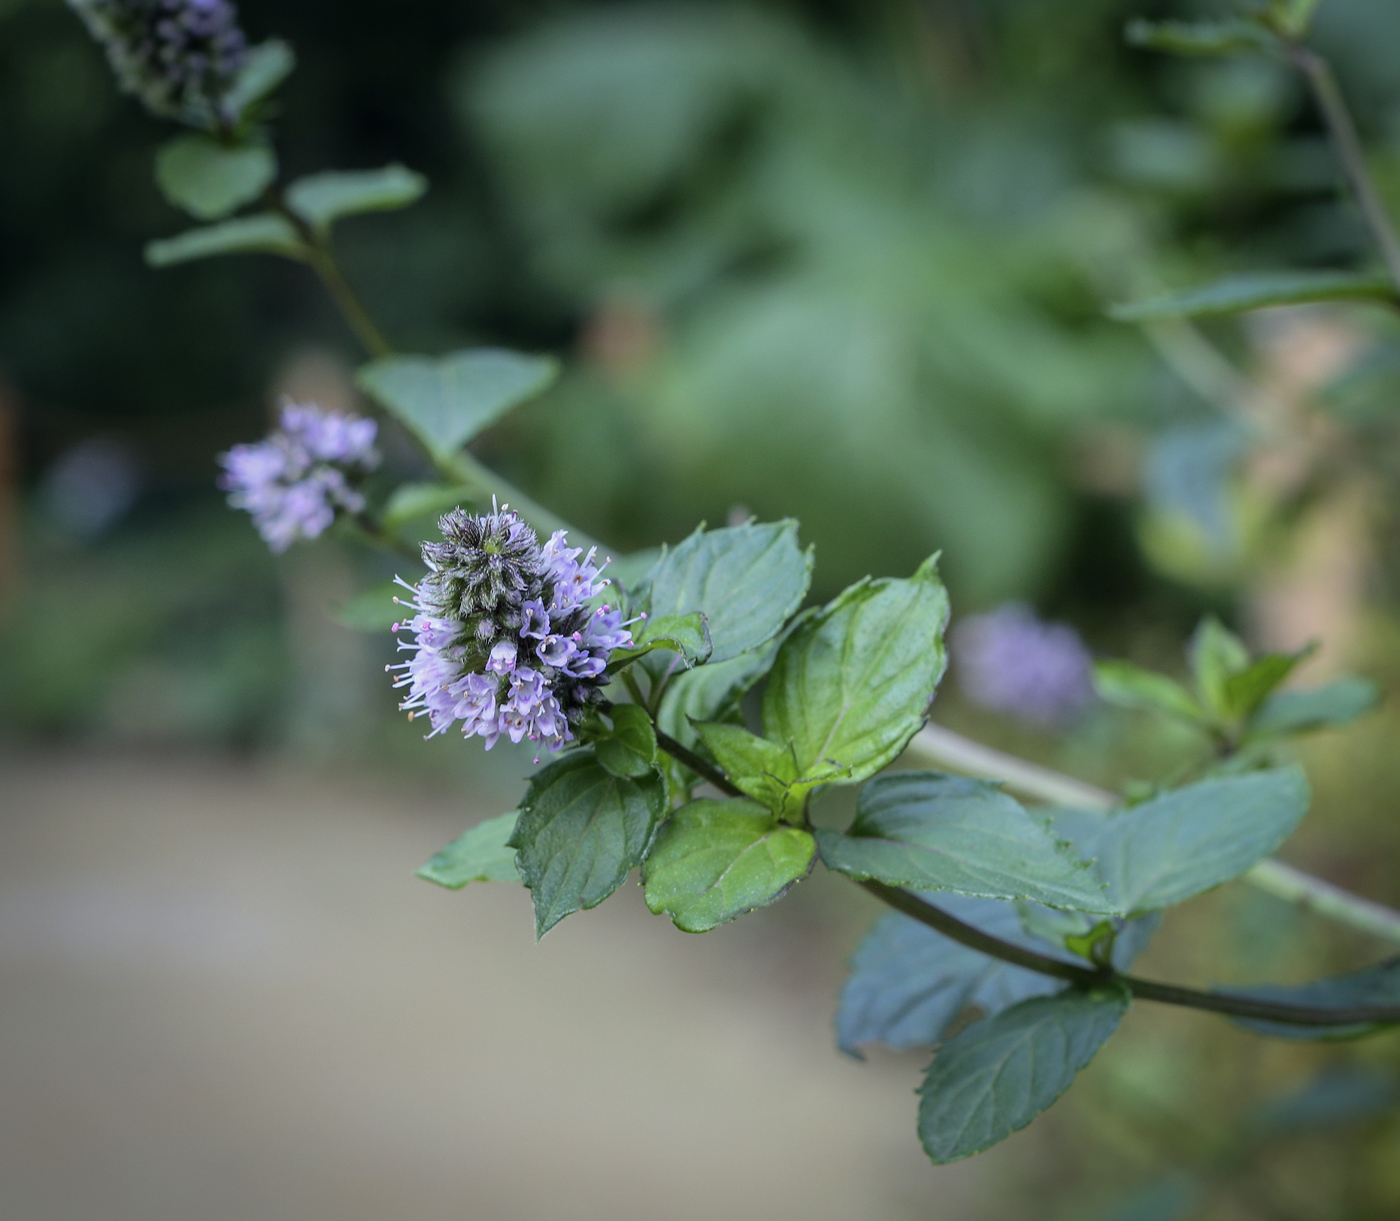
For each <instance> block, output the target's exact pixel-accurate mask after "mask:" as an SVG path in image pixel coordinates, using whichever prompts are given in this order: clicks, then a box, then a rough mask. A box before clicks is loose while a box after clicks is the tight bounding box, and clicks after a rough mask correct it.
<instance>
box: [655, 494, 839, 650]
mask: <svg viewBox="0 0 1400 1221" xmlns="http://www.w3.org/2000/svg"><path fill="white" fill-rule="evenodd" d="M811 577H812V553H811V552H810V551H803V550H801V549H800V548H799V547H798V545H797V523H796V522H795V521H791V520H787V521H779V522H768V523H763V524H759V523H756V522H750V523H749V524H747V525H744V526H729V527H726V528H725V529H723V530H706V529H704V528H703V527H702V528H701V529H699V530H697V531H696V532H695V533H694V534H692V535H691V536H690V537H689V538H687V539H686V540H685V541H684V542H682V543H679V544H678V545H677V546H676V547H674V548H670V549H668V550H666V551H665V552H664V553H663V554H662V556H661V559H660V560H659V561H658V562H657V565H656V567H655V568H654V569H653V570H652V573H651V577H650V582H649V584H650V602H649V606H648V609H649V611H650V613H651V614H652V615H655V616H671V615H685V614H689V613H691V612H692V611H701V612H703V613H704V616H705V621H706V623H708V625H709V629H710V641H711V643H712V645H713V646H714V650H713V652H712V653H711V654H710V661H711V662H722V661H729V660H730V659H731V658H734V657H738V656H739V654H741V653H744V652H746V651H748V650H749V649H754V648H757V647H758V646H760V645H762V644H766V643H767V642H768V641H769V640H771V639H772V638H773V637H774V636H776V635H777V634H778V632H779V631H780V630H781V628H782V626H783V624H784V623H785V622H786V621H787V619H788V616H789V615H791V614H792V613H793V612H794V611H795V610H796V609H797V608H798V606H799V605H801V603H802V599H803V598H804V597H805V596H806V593H807V585H808V582H809V581H810V580H811Z"/></svg>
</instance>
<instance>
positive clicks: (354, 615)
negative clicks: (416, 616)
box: [332, 581, 413, 632]
mask: <svg viewBox="0 0 1400 1221" xmlns="http://www.w3.org/2000/svg"><path fill="white" fill-rule="evenodd" d="M405 592H407V591H405V590H404V588H403V586H401V585H395V584H394V582H392V581H380V582H379V584H377V585H372V586H371V587H370V588H369V589H365V590H361V592H359V593H357V594H356V595H355V596H354V597H353V598H350V599H349V600H348V601H346V602H343V603H341V605H340V606H338V607H336V609H335V611H334V612H332V613H333V616H334V618H335V621H336V622H337V623H339V624H340V625H341V626H342V627H348V628H354V629H355V630H356V631H357V632H387V631H388V630H389V629H390V628H391V627H393V626H394V624H396V623H397V622H398V621H399V620H400V619H411V618H412V617H413V611H412V610H410V609H408V608H406V607H404V606H403V605H402V604H400V603H397V602H395V601H394V599H395V598H396V597H397V596H398V595H399V594H402V593H405Z"/></svg>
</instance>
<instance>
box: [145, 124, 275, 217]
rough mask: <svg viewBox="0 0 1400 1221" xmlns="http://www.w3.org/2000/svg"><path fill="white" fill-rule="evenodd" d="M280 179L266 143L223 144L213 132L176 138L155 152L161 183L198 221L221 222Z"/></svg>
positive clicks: (167, 192)
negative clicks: (214, 136) (206, 134)
mask: <svg viewBox="0 0 1400 1221" xmlns="http://www.w3.org/2000/svg"><path fill="white" fill-rule="evenodd" d="M276 177H277V157H276V154H274V153H273V151H272V149H271V148H270V147H269V146H268V145H266V144H223V143H220V142H219V141H218V140H212V139H210V138H209V137H208V136H196V135H188V136H176V137H175V139H173V140H169V141H167V142H166V143H165V144H162V145H161V146H160V150H159V151H158V152H157V153H156V184H157V185H158V186H159V187H160V189H161V194H163V195H164V196H165V198H166V199H168V200H169V201H170V202H171V203H172V204H174V205H175V206H176V207H177V208H183V209H184V210H185V211H186V212H188V213H189V214H190V215H191V216H193V217H194V218H195V219H196V220H219V219H220V218H221V217H224V216H227V215H228V214H229V213H230V212H233V211H236V210H237V209H238V208H241V207H242V206H243V205H244V204H246V203H251V202H252V201H253V200H255V199H257V197H258V196H259V195H261V194H262V193H263V192H264V191H265V190H267V187H268V184H269V183H271V182H272V180H273V179H274V178H276Z"/></svg>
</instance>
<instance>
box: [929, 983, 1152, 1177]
mask: <svg viewBox="0 0 1400 1221" xmlns="http://www.w3.org/2000/svg"><path fill="white" fill-rule="evenodd" d="M1128 1004H1129V997H1128V992H1127V990H1126V989H1125V988H1122V987H1111V988H1104V989H1101V990H1098V991H1095V992H1082V991H1080V990H1078V989H1076V988H1070V989H1067V990H1065V991H1064V992H1057V993H1056V994H1055V995H1054V996H1037V997H1033V998H1032V999H1030V1000H1025V1001H1022V1002H1021V1003H1020V1004H1017V1005H1012V1006H1011V1008H1010V1009H1003V1010H1002V1011H1001V1012H1000V1013H998V1014H996V1015H995V1016H994V1017H989V1018H984V1019H983V1020H982V1021H980V1022H974V1023H973V1024H972V1025H971V1026H969V1027H967V1028H966V1029H965V1030H963V1031H962V1032H961V1033H960V1034H956V1035H954V1036H953V1037H952V1038H951V1039H949V1040H948V1041H947V1042H946V1043H944V1044H943V1046H942V1047H940V1048H939V1050H938V1055H937V1056H935V1057H934V1061H933V1064H932V1066H931V1067H930V1068H929V1070H928V1075H927V1076H926V1077H925V1078H924V1083H923V1086H922V1087H921V1088H920V1090H919V1095H920V1101H919V1139H920V1140H921V1141H922V1142H923V1145H924V1149H925V1151H926V1152H927V1153H928V1155H929V1157H930V1158H932V1159H933V1161H934V1162H935V1163H937V1164H939V1165H941V1164H943V1163H944V1162H953V1161H957V1160H958V1159H959V1158H964V1157H970V1156H971V1155H972V1154H974V1153H980V1152H981V1151H982V1150H983V1149H987V1148H990V1147H991V1146H992V1145H995V1144H996V1143H997V1142H998V1141H1000V1140H1004V1139H1005V1138H1006V1137H1008V1136H1010V1135H1011V1133H1013V1132H1015V1131H1017V1130H1019V1129H1021V1128H1024V1127H1025V1126H1026V1125H1027V1124H1028V1123H1030V1122H1031V1120H1033V1119H1034V1118H1035V1117H1036V1116H1037V1115H1039V1114H1040V1113H1041V1112H1042V1111H1043V1110H1045V1109H1046V1108H1047V1107H1048V1106H1050V1105H1051V1103H1053V1102H1054V1101H1055V1100H1056V1099H1057V1098H1059V1096H1060V1095H1061V1094H1063V1093H1064V1092H1065V1090H1067V1089H1068V1088H1069V1087H1070V1085H1071V1084H1072V1083H1073V1081H1074V1078H1075V1074H1077V1073H1078V1072H1079V1070H1080V1069H1082V1068H1083V1067H1084V1066H1085V1065H1086V1064H1088V1063H1089V1061H1090V1060H1092V1059H1093V1058H1094V1055H1095V1053H1096V1052H1097V1051H1098V1050H1099V1048H1100V1047H1102V1046H1103V1045H1104V1043H1106V1042H1107V1041H1108V1039H1109V1037H1110V1036H1111V1035H1112V1034H1113V1032H1114V1031H1115V1030H1117V1029H1118V1023H1119V1022H1121V1021H1122V1020H1123V1015H1124V1014H1125V1013H1126V1012H1127V1011H1128Z"/></svg>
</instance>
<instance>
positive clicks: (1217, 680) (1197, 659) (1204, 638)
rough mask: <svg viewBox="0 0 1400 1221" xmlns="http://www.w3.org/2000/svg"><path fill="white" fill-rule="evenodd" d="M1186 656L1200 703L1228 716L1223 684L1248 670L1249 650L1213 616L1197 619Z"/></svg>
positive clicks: (1228, 710) (1229, 714) (1226, 698)
mask: <svg viewBox="0 0 1400 1221" xmlns="http://www.w3.org/2000/svg"><path fill="white" fill-rule="evenodd" d="M1186 655H1187V658H1188V660H1189V661H1190V663H1191V672H1192V674H1194V675H1195V676H1196V688H1197V690H1198V691H1199V693H1200V697H1201V702H1202V703H1203V704H1205V706H1206V707H1207V708H1209V709H1210V710H1211V711H1212V712H1214V713H1216V714H1217V715H1219V716H1222V717H1225V718H1229V717H1230V716H1231V708H1230V698H1229V695H1228V694H1227V692H1226V685H1227V684H1228V683H1229V681H1230V679H1232V678H1234V677H1235V676H1236V675H1238V674H1243V673H1244V672H1245V671H1246V670H1248V669H1249V650H1248V649H1247V648H1245V646H1244V641H1242V640H1241V639H1240V638H1239V637H1238V636H1236V635H1235V633H1234V632H1232V631H1230V629H1229V628H1227V627H1226V626H1225V625H1224V624H1223V623H1221V622H1220V620H1219V619H1217V618H1216V617H1215V616H1214V615H1207V616H1206V617H1205V618H1204V619H1202V620H1201V622H1200V624H1199V626H1198V627H1197V628H1196V631H1195V632H1194V633H1193V634H1192V636H1191V643H1190V644H1189V645H1188V646H1187V650H1186Z"/></svg>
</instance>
